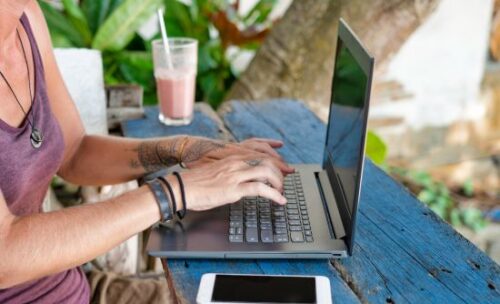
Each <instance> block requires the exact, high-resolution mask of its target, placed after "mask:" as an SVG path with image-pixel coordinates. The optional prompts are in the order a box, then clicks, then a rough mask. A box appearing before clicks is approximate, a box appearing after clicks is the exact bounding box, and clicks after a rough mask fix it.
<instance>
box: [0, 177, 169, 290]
mask: <svg viewBox="0 0 500 304" xmlns="http://www.w3.org/2000/svg"><path fill="white" fill-rule="evenodd" d="M0 199H1V198H0ZM159 218H160V214H159V209H158V205H157V204H156V202H155V199H154V197H153V195H152V194H151V192H150V191H149V189H148V188H147V187H145V186H143V187H141V188H139V189H136V190H134V191H131V192H128V193H126V194H124V195H122V196H120V197H117V198H115V199H112V200H109V201H105V202H101V203H97V204H89V205H83V206H78V207H73V208H66V209H63V210H59V211H54V212H49V213H39V214H34V215H29V216H24V217H14V216H11V217H10V218H8V219H3V220H2V223H1V224H2V227H3V228H2V231H1V232H2V233H1V237H0V248H1V250H0V289H2V288H7V287H10V286H13V285H16V284H19V283H21V282H25V281H28V280H32V279H36V278H39V277H42V276H45V275H49V274H53V273H57V272H59V271H62V270H64V269H69V268H71V267H75V266H77V265H81V264H83V263H85V262H87V261H89V260H91V259H93V258H95V257H96V256H98V255H100V254H102V253H104V252H106V251H108V250H109V249H111V248H113V247H114V246H116V245H117V244H119V243H121V242H123V241H124V240H126V239H127V238H129V237H131V236H132V235H134V234H136V233H138V232H140V231H142V230H144V229H146V228H148V227H149V226H151V225H152V224H153V223H155V222H156V221H158V220H159Z"/></svg>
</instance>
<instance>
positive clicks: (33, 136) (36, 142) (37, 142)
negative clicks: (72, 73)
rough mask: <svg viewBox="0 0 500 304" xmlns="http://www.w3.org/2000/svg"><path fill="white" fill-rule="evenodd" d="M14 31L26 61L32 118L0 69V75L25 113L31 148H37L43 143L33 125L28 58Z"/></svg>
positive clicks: (19, 37)
mask: <svg viewBox="0 0 500 304" xmlns="http://www.w3.org/2000/svg"><path fill="white" fill-rule="evenodd" d="M16 33H17V38H18V39H19V42H20V43H21V48H22V50H23V56H24V62H25V63H26V70H27V71H28V91H29V92H30V102H31V118H32V119H31V120H30V117H29V114H28V113H27V112H26V111H25V110H24V107H23V105H22V104H21V102H20V101H19V98H17V95H16V93H15V92H14V89H13V88H12V86H11V85H10V83H9V81H8V80H7V78H6V77H5V75H4V74H3V73H2V71H1V70H0V76H2V78H3V80H4V81H5V83H6V84H7V87H9V90H10V91H11V92H12V95H14V98H15V99H16V101H17V104H18V105H19V107H21V110H22V111H23V113H24V115H26V120H28V123H29V124H30V127H31V135H30V141H31V145H32V146H33V148H35V149H38V148H40V147H41V146H42V143H43V134H42V132H41V131H40V130H38V129H37V128H36V127H35V115H34V113H33V112H34V109H33V94H32V93H31V75H30V69H29V66H28V58H27V56H26V51H25V49H24V45H23V40H22V39H21V35H20V34H19V31H18V30H17V29H16Z"/></svg>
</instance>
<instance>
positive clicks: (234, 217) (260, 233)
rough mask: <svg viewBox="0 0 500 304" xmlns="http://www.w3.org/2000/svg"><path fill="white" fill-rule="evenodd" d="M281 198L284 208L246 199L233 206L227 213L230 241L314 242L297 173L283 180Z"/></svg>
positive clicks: (264, 201) (265, 201)
mask: <svg viewBox="0 0 500 304" xmlns="http://www.w3.org/2000/svg"><path fill="white" fill-rule="evenodd" d="M284 194H285V197H286V198H287V200H288V203H287V204H286V205H285V206H281V205H278V204H275V203H273V202H271V201H270V200H268V199H265V198H261V197H247V198H244V199H242V200H240V201H239V202H237V203H234V204H232V205H231V207H230V211H229V212H230V214H229V241H230V242H232V243H242V242H247V243H258V242H262V243H288V242H293V243H303V242H313V241H314V239H313V236H312V231H311V224H310V221H309V215H308V213H307V206H306V202H305V197H304V190H303V189H302V184H301V181H300V175H299V174H298V173H293V174H289V175H287V176H286V177H285V180H284Z"/></svg>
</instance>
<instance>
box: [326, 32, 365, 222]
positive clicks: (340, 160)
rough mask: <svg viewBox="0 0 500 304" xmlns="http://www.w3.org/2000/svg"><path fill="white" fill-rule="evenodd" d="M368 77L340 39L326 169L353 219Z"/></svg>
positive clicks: (362, 143) (335, 190)
mask: <svg viewBox="0 0 500 304" xmlns="http://www.w3.org/2000/svg"><path fill="white" fill-rule="evenodd" d="M367 85H368V75H367V74H366V73H365V72H364V71H363V69H362V67H361V66H360V64H359V62H358V61H357V60H356V58H355V57H354V56H353V55H352V53H351V51H350V50H349V49H348V48H347V47H346V45H345V44H344V43H343V41H342V39H338V42H337V53H336V58H335V69H334V77H333V85H332V95H331V105H330V114H329V124H328V130H327V138H326V149H325V155H324V158H323V168H324V169H325V170H326V171H327V173H328V176H329V179H330V182H331V183H332V186H333V187H334V193H335V196H336V199H337V201H341V202H343V205H344V206H345V209H347V213H348V214H349V216H352V214H353V212H354V210H353V209H354V208H355V207H356V205H357V202H356V200H357V199H358V198H357V195H356V193H357V192H358V183H359V181H360V176H358V174H360V172H361V171H360V167H361V166H362V162H361V161H360V160H361V158H362V157H363V155H364V154H363V153H362V152H363V151H362V149H363V147H364V142H363V141H364V138H365V128H366V126H365V121H366V117H365V116H366V115H367V114H368V113H367V111H368V104H367V103H368V102H367V101H366V100H367V98H365V97H366V96H365V95H366V94H367V93H368V92H367V90H366V88H367Z"/></svg>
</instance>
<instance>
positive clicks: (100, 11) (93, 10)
mask: <svg viewBox="0 0 500 304" xmlns="http://www.w3.org/2000/svg"><path fill="white" fill-rule="evenodd" d="M122 2H123V0H83V1H81V8H82V11H83V13H84V14H85V16H86V18H87V23H88V25H89V28H90V31H91V32H92V34H95V33H96V32H97V30H98V29H99V27H100V26H101V25H102V24H103V23H104V20H106V18H107V17H108V16H109V15H110V14H111V12H112V11H113V10H114V9H115V8H116V7H117V6H118V5H119V4H121V3H122Z"/></svg>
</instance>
